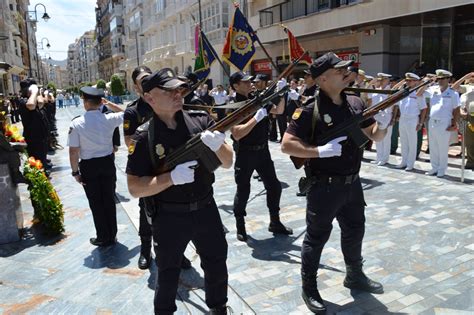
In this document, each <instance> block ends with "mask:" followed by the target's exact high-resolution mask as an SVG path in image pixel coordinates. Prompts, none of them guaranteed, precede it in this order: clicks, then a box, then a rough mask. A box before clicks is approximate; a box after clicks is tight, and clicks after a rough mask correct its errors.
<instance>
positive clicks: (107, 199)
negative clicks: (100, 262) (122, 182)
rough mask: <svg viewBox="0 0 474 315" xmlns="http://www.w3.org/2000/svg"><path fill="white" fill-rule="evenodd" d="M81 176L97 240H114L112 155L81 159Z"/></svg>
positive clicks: (115, 227) (113, 164) (114, 214)
mask: <svg viewBox="0 0 474 315" xmlns="http://www.w3.org/2000/svg"><path fill="white" fill-rule="evenodd" d="M79 169H80V171H81V177H82V180H83V182H84V183H85V186H83V187H84V190H85V192H86V196H87V199H88V200H89V207H90V208H91V210H92V217H93V218H94V226H95V230H96V233H97V239H98V240H99V241H104V242H108V241H114V240H115V237H116V236H117V211H116V208H115V182H116V179H117V178H116V174H115V163H114V155H113V154H111V155H108V156H105V157H100V158H94V159H89V160H81V162H80V163H79Z"/></svg>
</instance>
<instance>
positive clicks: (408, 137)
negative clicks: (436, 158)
mask: <svg viewBox="0 0 474 315" xmlns="http://www.w3.org/2000/svg"><path fill="white" fill-rule="evenodd" d="M417 124H418V116H413V117H400V123H399V132H400V143H401V146H402V162H401V163H400V164H401V165H406V166H407V167H410V168H413V166H414V165H415V161H416V146H417V144H418V138H417V131H416V125H417Z"/></svg>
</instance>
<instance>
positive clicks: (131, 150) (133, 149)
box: [128, 140, 137, 155]
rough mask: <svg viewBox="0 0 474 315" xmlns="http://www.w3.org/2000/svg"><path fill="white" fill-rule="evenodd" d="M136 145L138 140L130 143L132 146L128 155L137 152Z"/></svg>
mask: <svg viewBox="0 0 474 315" xmlns="http://www.w3.org/2000/svg"><path fill="white" fill-rule="evenodd" d="M136 145H137V141H136V140H132V142H130V145H129V146H128V155H132V154H133V153H134V152H135V146H136Z"/></svg>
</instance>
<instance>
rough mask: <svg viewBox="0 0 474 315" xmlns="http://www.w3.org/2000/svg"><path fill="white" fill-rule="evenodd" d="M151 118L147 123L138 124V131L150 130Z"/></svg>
mask: <svg viewBox="0 0 474 315" xmlns="http://www.w3.org/2000/svg"><path fill="white" fill-rule="evenodd" d="M150 120H151V119H150ZM150 120H148V121H147V122H146V123H144V124H142V125H140V126H138V128H137V132H148V129H149V128H150Z"/></svg>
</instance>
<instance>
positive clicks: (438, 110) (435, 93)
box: [426, 85, 460, 120]
mask: <svg viewBox="0 0 474 315" xmlns="http://www.w3.org/2000/svg"><path fill="white" fill-rule="evenodd" d="M426 91H427V92H428V93H429V94H430V97H431V99H430V119H441V120H449V119H452V118H453V110H454V109H455V108H457V107H459V105H460V102H459V94H458V92H456V91H454V90H453V89H451V88H450V87H448V88H447V89H446V90H444V92H442V93H441V89H440V88H439V85H435V86H431V87H429V88H428V89H427V90H426Z"/></svg>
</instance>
